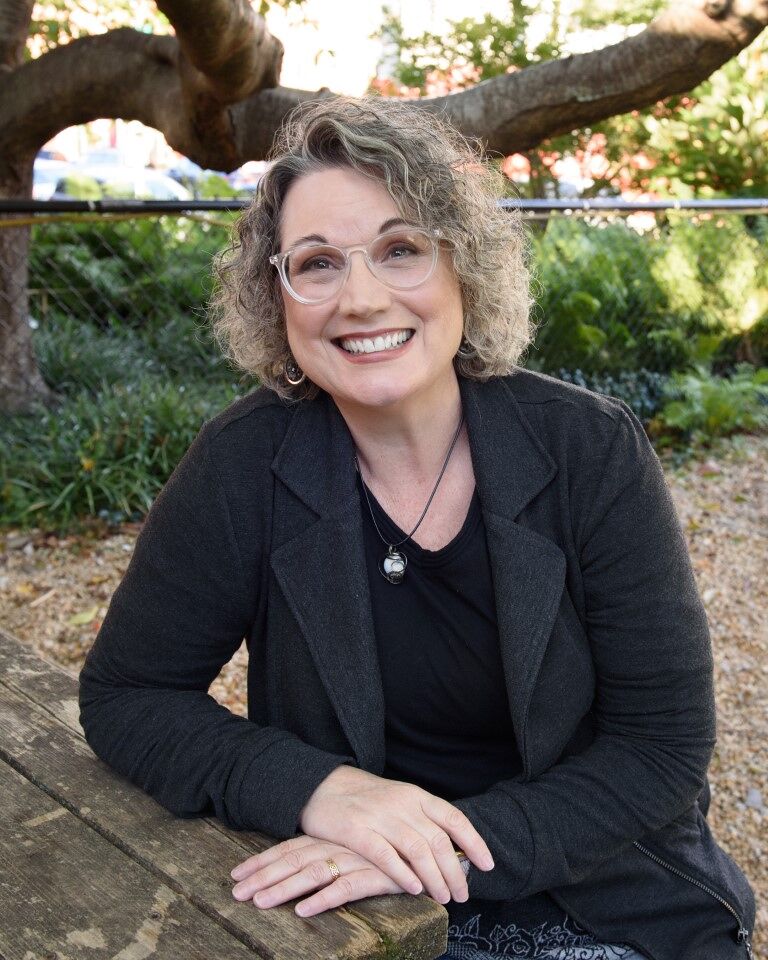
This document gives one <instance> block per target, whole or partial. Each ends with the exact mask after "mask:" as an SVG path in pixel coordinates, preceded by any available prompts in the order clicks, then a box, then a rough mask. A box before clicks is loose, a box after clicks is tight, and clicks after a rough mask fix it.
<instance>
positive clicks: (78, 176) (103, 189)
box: [51, 167, 192, 200]
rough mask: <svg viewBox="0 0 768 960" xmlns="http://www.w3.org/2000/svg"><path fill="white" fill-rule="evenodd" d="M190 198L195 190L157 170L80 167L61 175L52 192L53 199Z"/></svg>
mask: <svg viewBox="0 0 768 960" xmlns="http://www.w3.org/2000/svg"><path fill="white" fill-rule="evenodd" d="M110 198H114V199H121V200H191V199H192V194H191V193H190V192H189V190H187V189H186V188H185V187H183V186H182V185H181V184H180V183H177V182H176V181H175V180H173V179H172V178H171V177H166V176H165V175H164V174H162V173H158V172H157V170H145V169H143V168H142V169H138V170H132V169H130V168H118V169H114V170H109V171H106V172H105V171H104V168H103V167H101V168H97V169H96V170H94V169H93V168H87V167H79V168H77V169H73V170H71V171H70V173H69V175H68V176H67V177H64V178H62V179H61V180H60V181H59V182H58V183H57V184H56V189H55V191H54V192H53V194H52V195H51V199H53V200H63V199H79V200H95V199H104V200H108V199H110Z"/></svg>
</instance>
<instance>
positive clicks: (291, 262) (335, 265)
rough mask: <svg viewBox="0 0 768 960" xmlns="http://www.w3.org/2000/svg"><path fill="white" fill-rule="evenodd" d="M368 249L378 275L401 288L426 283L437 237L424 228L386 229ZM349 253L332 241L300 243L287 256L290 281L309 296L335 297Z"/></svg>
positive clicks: (314, 298) (385, 281)
mask: <svg viewBox="0 0 768 960" xmlns="http://www.w3.org/2000/svg"><path fill="white" fill-rule="evenodd" d="M367 250H368V258H369V262H370V265H371V267H372V269H373V273H374V275H375V276H376V277H377V278H378V279H379V280H381V281H382V283H386V284H388V285H389V286H391V287H397V288H399V289H407V288H409V287H415V286H418V284H420V283H423V281H424V280H426V278H427V277H428V276H429V273H430V271H431V270H432V267H433V266H434V260H435V246H434V241H433V239H432V237H431V236H430V235H429V234H428V233H426V232H425V231H424V230H419V229H413V228H403V229H402V230H395V231H389V232H387V233H383V234H381V235H380V236H378V237H376V238H375V239H374V240H372V241H371V243H369V244H368V247H367ZM347 256H348V255H347V253H346V252H345V251H344V250H341V249H340V248H339V247H334V246H332V245H330V244H320V243H313V244H307V245H305V246H302V247H298V248H297V249H296V250H293V251H292V252H291V254H290V256H288V257H287V258H286V262H285V275H286V277H287V279H288V283H289V284H290V286H291V287H292V288H293V290H295V292H296V293H297V294H298V295H299V296H300V297H303V298H304V299H305V300H324V299H326V298H327V297H331V296H333V294H334V293H336V291H337V290H338V289H339V288H340V287H341V284H342V281H343V279H344V275H345V272H346V264H347Z"/></svg>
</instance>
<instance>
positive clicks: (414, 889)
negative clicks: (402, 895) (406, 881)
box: [408, 882, 424, 896]
mask: <svg viewBox="0 0 768 960" xmlns="http://www.w3.org/2000/svg"><path fill="white" fill-rule="evenodd" d="M408 889H409V890H410V892H411V893H412V894H414V896H415V895H416V894H417V893H421V891H422V890H423V889H424V887H423V886H422V885H421V884H420V883H418V882H416V883H412V884H411V885H410V887H409V888H408Z"/></svg>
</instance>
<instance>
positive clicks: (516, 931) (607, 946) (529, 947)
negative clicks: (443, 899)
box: [437, 913, 647, 960]
mask: <svg viewBox="0 0 768 960" xmlns="http://www.w3.org/2000/svg"><path fill="white" fill-rule="evenodd" d="M513 957H514V958H515V960H647V958H646V957H644V956H643V955H642V954H640V953H638V952H637V951H636V950H635V949H634V948H633V947H630V946H627V945H626V944H621V943H598V942H597V941H596V940H595V939H594V937H593V936H592V935H591V934H590V933H588V932H587V931H586V930H584V929H583V928H582V927H580V926H579V925H578V923H576V921H575V920H573V918H571V917H568V916H567V915H563V918H562V921H561V922H559V923H551V922H550V923H542V924H540V925H539V926H537V927H532V928H530V929H524V928H523V927H520V926H518V925H517V924H516V923H510V924H509V925H508V926H503V925H502V924H499V923H495V924H494V925H493V927H492V928H491V929H488V925H487V924H483V923H482V914H480V913H478V914H476V915H474V916H471V917H469V918H468V919H467V920H465V921H464V922H463V923H461V924H450V925H449V927H448V950H447V951H446V952H445V953H443V954H441V955H440V956H439V957H438V958H437V960H497V958H503V960H511V958H513Z"/></svg>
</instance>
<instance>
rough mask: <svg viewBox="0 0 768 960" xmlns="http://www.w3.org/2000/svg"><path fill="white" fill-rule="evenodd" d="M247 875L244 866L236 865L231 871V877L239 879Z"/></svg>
mask: <svg viewBox="0 0 768 960" xmlns="http://www.w3.org/2000/svg"><path fill="white" fill-rule="evenodd" d="M244 876H245V870H243V868H242V867H235V869H234V870H233V871H232V872H231V873H230V877H232V879H233V880H239V879H240V878H241V877H244Z"/></svg>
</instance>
